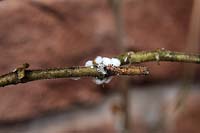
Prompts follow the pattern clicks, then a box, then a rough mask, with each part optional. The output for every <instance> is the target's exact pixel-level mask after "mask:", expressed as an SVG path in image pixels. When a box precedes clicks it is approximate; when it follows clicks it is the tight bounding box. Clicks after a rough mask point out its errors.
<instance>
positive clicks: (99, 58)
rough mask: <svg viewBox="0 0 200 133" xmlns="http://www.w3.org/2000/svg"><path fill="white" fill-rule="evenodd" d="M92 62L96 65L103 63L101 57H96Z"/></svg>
mask: <svg viewBox="0 0 200 133" xmlns="http://www.w3.org/2000/svg"><path fill="white" fill-rule="evenodd" d="M94 61H95V63H97V64H101V63H102V62H103V58H102V57H101V56H97V57H96V58H95V60H94Z"/></svg>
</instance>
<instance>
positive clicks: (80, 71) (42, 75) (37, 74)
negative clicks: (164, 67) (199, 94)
mask: <svg viewBox="0 0 200 133" xmlns="http://www.w3.org/2000/svg"><path fill="white" fill-rule="evenodd" d="M106 70H107V74H106V75H105V74H102V73H101V72H98V71H97V69H96V68H90V67H69V68H55V69H46V70H25V69H23V68H17V69H16V70H15V71H14V72H11V73H8V74H5V75H2V76H0V87H4V86H7V85H11V84H18V83H26V82H30V81H34V80H42V79H56V78H73V77H74V78H75V77H97V78H99V79H103V78H105V77H109V76H115V75H129V76H133V75H146V74H148V73H149V72H148V70H147V68H146V67H136V66H130V67H127V66H121V67H112V66H110V67H109V66H108V67H107V68H106Z"/></svg>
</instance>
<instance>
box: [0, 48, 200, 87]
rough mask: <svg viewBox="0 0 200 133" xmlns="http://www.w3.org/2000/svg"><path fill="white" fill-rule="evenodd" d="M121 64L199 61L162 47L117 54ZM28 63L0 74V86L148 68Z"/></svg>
mask: <svg viewBox="0 0 200 133" xmlns="http://www.w3.org/2000/svg"><path fill="white" fill-rule="evenodd" d="M116 58H118V59H119V60H120V61H121V65H126V64H135V63H141V62H149V61H157V62H159V61H172V62H185V63H197V64H199V63H200V55H199V54H187V53H181V52H173V51H169V50H164V49H158V50H155V51H140V52H127V53H125V54H122V55H119V56H117V57H116ZM27 67H28V64H24V66H23V67H22V68H17V69H16V70H15V71H14V72H11V73H8V74H5V75H2V76H0V87H4V86H7V85H11V84H18V83H26V82H30V81H34V80H41V79H55V78H73V77H97V78H99V79H103V78H105V77H109V76H115V75H128V76H132V75H146V74H148V73H149V72H148V70H147V68H146V67H136V66H135V67H134V66H120V67H112V66H107V67H106V71H107V74H102V73H101V72H98V71H97V69H96V68H90V67H69V68H55V69H46V70H26V68H27Z"/></svg>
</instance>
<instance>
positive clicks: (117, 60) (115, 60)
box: [111, 58, 121, 67]
mask: <svg viewBox="0 0 200 133" xmlns="http://www.w3.org/2000/svg"><path fill="white" fill-rule="evenodd" d="M111 64H112V65H113V66H116V67H118V66H120V65H121V62H120V60H119V59H117V58H112V59H111Z"/></svg>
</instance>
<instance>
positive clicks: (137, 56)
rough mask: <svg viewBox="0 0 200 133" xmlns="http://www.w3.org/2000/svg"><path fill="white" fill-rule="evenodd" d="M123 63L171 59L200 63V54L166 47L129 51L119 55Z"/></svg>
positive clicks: (171, 60)
mask: <svg viewBox="0 0 200 133" xmlns="http://www.w3.org/2000/svg"><path fill="white" fill-rule="evenodd" d="M117 58H119V59H120V61H121V63H122V64H135V63H142V62H150V61H157V62H160V61H170V62H185V63H197V64H199V63H200V55H199V54H187V53H183V52H174V51H169V50H164V49H158V50H154V51H140V52H127V53H125V54H122V55H120V56H118V57H117Z"/></svg>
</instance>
